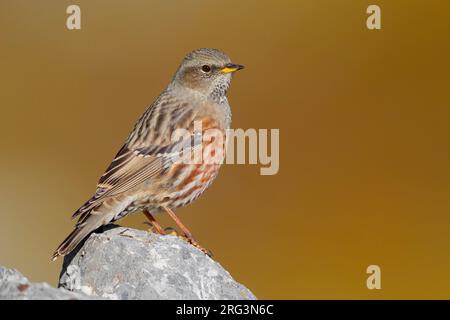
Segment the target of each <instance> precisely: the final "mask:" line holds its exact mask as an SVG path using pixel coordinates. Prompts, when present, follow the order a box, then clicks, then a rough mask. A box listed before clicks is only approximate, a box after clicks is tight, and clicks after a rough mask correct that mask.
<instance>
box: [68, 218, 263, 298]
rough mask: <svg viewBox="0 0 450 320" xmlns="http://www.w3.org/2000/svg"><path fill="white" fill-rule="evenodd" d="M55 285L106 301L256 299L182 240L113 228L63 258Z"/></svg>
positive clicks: (95, 236)
mask: <svg viewBox="0 0 450 320" xmlns="http://www.w3.org/2000/svg"><path fill="white" fill-rule="evenodd" d="M59 285H60V287H63V288H65V289H67V290H70V291H73V292H79V293H84V294H90V295H95V296H99V297H102V298H106V299H235V300H236V299H252V300H253V299H256V297H255V296H254V295H253V294H252V293H251V292H250V290H248V289H247V288H246V287H244V286H243V285H241V284H239V283H237V282H236V281H235V280H234V279H233V278H232V277H231V276H230V274H229V273H228V272H227V271H226V270H224V269H223V268H222V267H221V266H220V265H219V264H218V263H217V262H215V261H214V260H213V259H211V258H210V257H208V256H207V255H206V254H205V253H203V252H202V251H200V250H199V249H197V248H195V247H194V246H192V245H190V244H189V243H187V242H186V241H184V240H183V239H180V238H179V237H177V236H173V235H165V236H161V235H157V234H153V233H149V232H146V231H142V230H135V229H129V228H122V227H118V226H115V225H109V226H107V228H104V230H103V232H101V233H93V234H91V236H90V237H89V238H88V239H87V240H86V241H85V242H84V243H81V244H80V245H79V246H78V247H77V248H76V249H75V250H74V251H73V252H72V253H71V254H70V255H68V256H67V257H65V259H64V266H63V270H62V272H61V276H60V281H59Z"/></svg>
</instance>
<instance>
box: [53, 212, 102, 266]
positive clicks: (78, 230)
mask: <svg viewBox="0 0 450 320" xmlns="http://www.w3.org/2000/svg"><path fill="white" fill-rule="evenodd" d="M99 218H100V217H99V215H98V214H92V213H87V215H86V216H85V219H83V220H82V221H80V223H78V224H77V225H76V227H75V229H74V230H73V231H72V232H71V233H70V234H69V235H68V237H67V238H66V239H65V240H64V241H63V242H62V243H61V244H60V245H59V247H58V248H57V249H56V250H55V252H54V253H53V256H52V260H56V259H57V258H58V257H59V256H65V255H66V254H68V253H70V252H71V251H72V250H73V249H75V247H76V246H77V245H78V244H79V243H80V242H81V241H83V239H84V238H86V236H87V235H88V234H90V233H91V232H92V231H94V230H95V229H97V228H98V227H100V226H101V225H102V224H103V223H102V222H101V220H100V219H99Z"/></svg>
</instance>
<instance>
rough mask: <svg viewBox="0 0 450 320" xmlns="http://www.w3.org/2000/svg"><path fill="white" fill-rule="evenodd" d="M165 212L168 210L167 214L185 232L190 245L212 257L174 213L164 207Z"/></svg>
mask: <svg viewBox="0 0 450 320" xmlns="http://www.w3.org/2000/svg"><path fill="white" fill-rule="evenodd" d="M164 210H166V212H167V214H168V215H169V216H170V217H171V218H172V220H173V221H175V223H176V224H177V226H178V227H179V228H180V229H181V231H183V234H184V237H185V238H186V239H187V240H188V242H189V243H190V244H192V245H193V246H194V247H196V248H198V249H200V250H201V251H203V252H204V253H206V254H207V255H208V256H210V257H211V256H212V252H211V251H210V250H208V249H206V248H203V247H202V246H201V245H200V244H199V243H198V242H197V241H195V239H194V237H193V236H192V233H191V232H190V231H189V229H188V228H187V227H186V226H185V225H184V224H183V223H182V222H181V220H180V219H178V217H177V216H176V214H175V212H173V211H172V210H171V209H170V208H168V207H164Z"/></svg>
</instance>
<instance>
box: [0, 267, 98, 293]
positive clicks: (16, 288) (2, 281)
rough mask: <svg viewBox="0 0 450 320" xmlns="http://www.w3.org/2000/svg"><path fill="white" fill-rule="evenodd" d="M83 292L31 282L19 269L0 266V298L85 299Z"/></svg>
mask: <svg viewBox="0 0 450 320" xmlns="http://www.w3.org/2000/svg"><path fill="white" fill-rule="evenodd" d="M95 298H96V297H91V296H88V295H85V294H83V293H76V292H70V291H68V290H65V289H56V288H52V287H51V286H50V285H48V284H47V283H31V282H30V281H29V280H28V279H27V278H25V277H24V276H23V275H22V274H21V273H20V272H19V271H17V270H14V269H7V268H3V267H0V300H68V299H70V300H85V299H95Z"/></svg>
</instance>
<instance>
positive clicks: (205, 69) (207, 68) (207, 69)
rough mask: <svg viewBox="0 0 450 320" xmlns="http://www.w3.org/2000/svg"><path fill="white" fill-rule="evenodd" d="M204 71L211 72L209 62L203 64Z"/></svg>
mask: <svg viewBox="0 0 450 320" xmlns="http://www.w3.org/2000/svg"><path fill="white" fill-rule="evenodd" d="M202 71H203V72H210V71H211V67H210V66H208V65H207V64H205V65H204V66H202Z"/></svg>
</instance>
